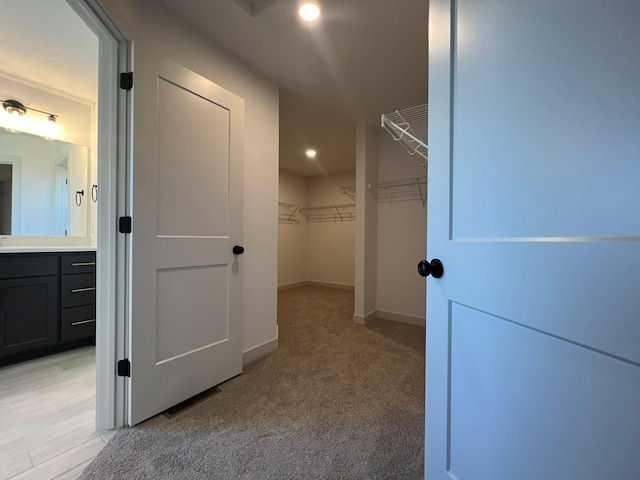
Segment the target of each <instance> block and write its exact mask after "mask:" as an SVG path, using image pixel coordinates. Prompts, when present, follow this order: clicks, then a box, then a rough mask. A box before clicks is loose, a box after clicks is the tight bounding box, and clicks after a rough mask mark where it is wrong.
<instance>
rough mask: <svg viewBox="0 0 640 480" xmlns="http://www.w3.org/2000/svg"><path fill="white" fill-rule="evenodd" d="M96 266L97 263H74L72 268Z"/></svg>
mask: <svg viewBox="0 0 640 480" xmlns="http://www.w3.org/2000/svg"><path fill="white" fill-rule="evenodd" d="M95 264H96V262H78V263H72V264H71V266H72V267H89V266H91V265H95Z"/></svg>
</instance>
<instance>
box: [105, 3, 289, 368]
mask: <svg viewBox="0 0 640 480" xmlns="http://www.w3.org/2000/svg"><path fill="white" fill-rule="evenodd" d="M100 3H101V4H102V6H103V8H104V9H105V11H106V12H107V13H108V15H109V16H110V18H111V19H112V20H113V21H114V22H115V24H116V25H117V27H118V28H119V29H120V30H121V32H122V33H123V34H124V36H125V37H126V38H128V39H129V40H132V41H133V42H134V44H135V42H136V41H141V42H144V43H145V44H146V45H147V46H148V47H152V48H153V49H154V50H155V51H156V52H157V53H158V54H160V55H163V56H166V57H168V58H170V59H172V60H173V61H175V62H178V63H180V64H182V65H183V66H185V67H186V68H188V69H190V70H192V71H194V72H196V73H198V74H199V75H202V76H203V77H205V78H207V79H209V80H211V81H212V82H214V83H216V84H218V85H220V86H221V87H223V88H225V89H227V90H229V91H230V92H232V93H234V94H235V95H238V96H240V97H242V98H243V99H244V100H245V135H244V138H245V159H244V160H245V163H244V172H245V193H244V247H245V248H246V251H245V254H244V255H243V259H242V261H243V269H244V287H243V310H244V312H243V315H244V318H243V352H244V353H245V359H246V358H249V357H250V356H251V355H253V354H254V353H255V352H260V353H266V352H267V351H268V350H269V349H272V348H275V346H276V345H277V336H278V330H277V318H276V313H277V254H278V250H277V239H278V230H277V228H278V224H277V208H278V124H279V98H278V88H277V87H276V86H275V85H274V84H273V83H271V82H270V81H269V80H267V79H266V78H264V77H263V76H261V75H260V74H258V73H257V72H255V71H254V70H253V69H252V68H250V67H249V66H247V65H246V64H245V63H243V62H241V61H240V60H238V59H237V58H235V57H233V56H231V55H230V54H229V53H228V52H226V51H225V50H223V49H222V48H220V47H218V46H217V45H216V44H214V43H213V42H211V41H210V40H209V39H207V38H206V37H204V36H203V35H201V34H200V33H198V32H197V31H195V29H193V28H192V27H190V26H188V25H187V24H185V23H184V22H183V21H182V20H180V19H179V18H177V17H175V16H173V15H172V14H170V13H169V12H168V11H167V10H165V9H164V8H163V7H162V6H160V5H158V3H157V2H152V1H148V0H101V2H100ZM134 60H135V59H134ZM134 71H135V66H134ZM134 75H135V73H134ZM252 351H253V353H252Z"/></svg>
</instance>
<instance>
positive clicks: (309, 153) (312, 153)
mask: <svg viewBox="0 0 640 480" xmlns="http://www.w3.org/2000/svg"><path fill="white" fill-rule="evenodd" d="M304 153H305V154H306V155H307V157H309V158H316V151H315V150H314V149H313V148H310V149H309V150H307V151H306V152H304Z"/></svg>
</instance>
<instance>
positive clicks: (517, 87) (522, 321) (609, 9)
mask: <svg viewBox="0 0 640 480" xmlns="http://www.w3.org/2000/svg"><path fill="white" fill-rule="evenodd" d="M429 21H430V26H429V28H430V44H429V48H430V53H429V54H430V59H429V68H430V78H429V110H430V112H429V113H430V118H429V198H428V205H429V211H428V219H429V227H428V242H427V245H428V254H429V257H430V258H433V257H437V258H440V259H441V260H442V263H443V264H444V276H443V277H442V278H440V279H433V278H429V279H428V287H427V288H428V305H427V400H426V449H425V462H426V467H425V477H426V478H427V479H429V480H440V479H449V478H454V479H458V480H484V479H486V480H503V479H504V480H513V479H518V480H541V479H544V480H551V479H559V480H560V479H562V480H567V479H580V480H601V479H607V480H614V479H639V478H640V453H639V452H640V1H635V0H561V1H558V0H535V1H532V0H458V1H456V0H431V2H430V19H429Z"/></svg>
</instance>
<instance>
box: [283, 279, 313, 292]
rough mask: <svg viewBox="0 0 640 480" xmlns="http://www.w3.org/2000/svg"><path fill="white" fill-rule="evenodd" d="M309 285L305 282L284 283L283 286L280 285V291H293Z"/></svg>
mask: <svg viewBox="0 0 640 480" xmlns="http://www.w3.org/2000/svg"><path fill="white" fill-rule="evenodd" d="M306 284H307V282H306V281H305V280H303V281H302V282H292V283H284V284H282V285H278V291H279V292H282V291H284V290H291V289H292V288H298V287H304V286H305V285H306Z"/></svg>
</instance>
